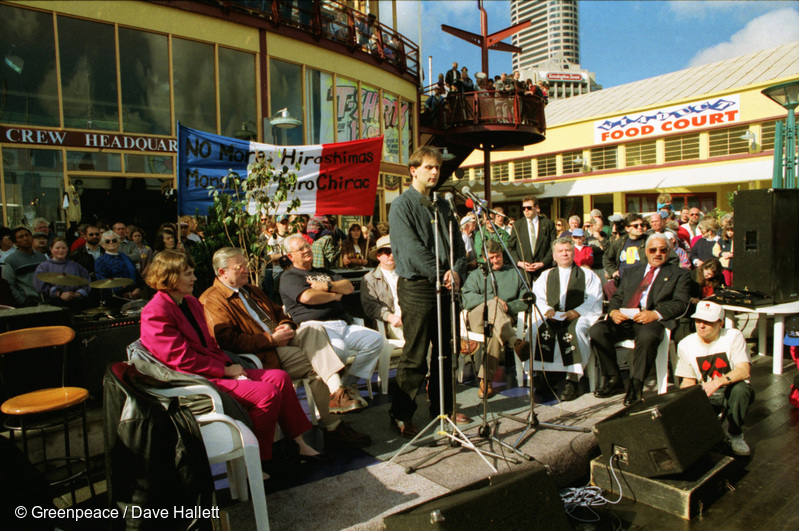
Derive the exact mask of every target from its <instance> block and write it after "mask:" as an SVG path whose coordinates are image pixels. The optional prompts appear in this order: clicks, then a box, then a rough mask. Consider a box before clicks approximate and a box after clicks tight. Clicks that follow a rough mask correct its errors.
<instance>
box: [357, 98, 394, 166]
mask: <svg viewBox="0 0 799 531" xmlns="http://www.w3.org/2000/svg"><path fill="white" fill-rule="evenodd" d="M361 119H362V120H363V123H362V124H361V138H374V137H377V136H380V91H379V90H378V89H376V88H375V87H370V86H369V85H366V84H363V83H361ZM395 127H396V126H395ZM397 151H398V152H399V149H397Z"/></svg>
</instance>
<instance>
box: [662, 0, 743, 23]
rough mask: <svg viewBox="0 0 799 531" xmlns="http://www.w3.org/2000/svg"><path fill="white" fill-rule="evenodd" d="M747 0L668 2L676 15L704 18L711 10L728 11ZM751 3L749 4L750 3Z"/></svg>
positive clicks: (679, 0) (680, 0)
mask: <svg viewBox="0 0 799 531" xmlns="http://www.w3.org/2000/svg"><path fill="white" fill-rule="evenodd" d="M748 3H749V2H741V1H739V0H724V1H721V0H715V1H712V2H711V1H708V0H699V1H690V2H688V1H683V0H677V1H672V2H669V9H670V10H671V11H672V12H673V13H674V14H675V15H677V16H678V17H686V18H700V19H701V18H704V17H705V16H706V15H708V14H710V13H712V12H719V11H730V10H732V9H738V8H740V7H743V6H744V4H748ZM750 5H751V4H750Z"/></svg>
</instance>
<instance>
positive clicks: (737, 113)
mask: <svg viewBox="0 0 799 531" xmlns="http://www.w3.org/2000/svg"><path fill="white" fill-rule="evenodd" d="M740 119H741V97H740V95H739V94H734V95H731V96H723V97H719V98H710V99H706V100H702V101H697V102H692V103H687V104H683V105H674V106H672V107H664V108H661V109H653V110H651V111H644V112H642V113H638V114H625V115H623V116H616V117H613V118H606V119H604V120H597V121H595V122H594V142H595V143H597V144H603V143H608V142H619V141H621V140H633V139H646V138H647V137H654V136H660V135H668V134H674V133H684V132H688V131H691V130H694V129H705V128H707V127H713V126H715V125H722V124H731V123H735V122H738V121H740Z"/></svg>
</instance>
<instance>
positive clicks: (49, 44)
mask: <svg viewBox="0 0 799 531" xmlns="http://www.w3.org/2000/svg"><path fill="white" fill-rule="evenodd" d="M0 54H2V55H3V57H4V60H3V61H2V62H0V122H4V123H13V124H25V125H41V126H58V125H59V124H60V122H61V119H60V111H59V108H58V77H57V75H56V55H55V32H54V31H53V15H52V14H50V13H40V12H38V11H29V10H27V9H18V8H16V7H12V6H8V5H3V4H0Z"/></svg>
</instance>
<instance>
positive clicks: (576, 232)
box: [572, 229, 585, 238]
mask: <svg viewBox="0 0 799 531" xmlns="http://www.w3.org/2000/svg"><path fill="white" fill-rule="evenodd" d="M575 236H576V237H577V238H585V232H584V231H583V229H574V230H573V231H572V237H575Z"/></svg>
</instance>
